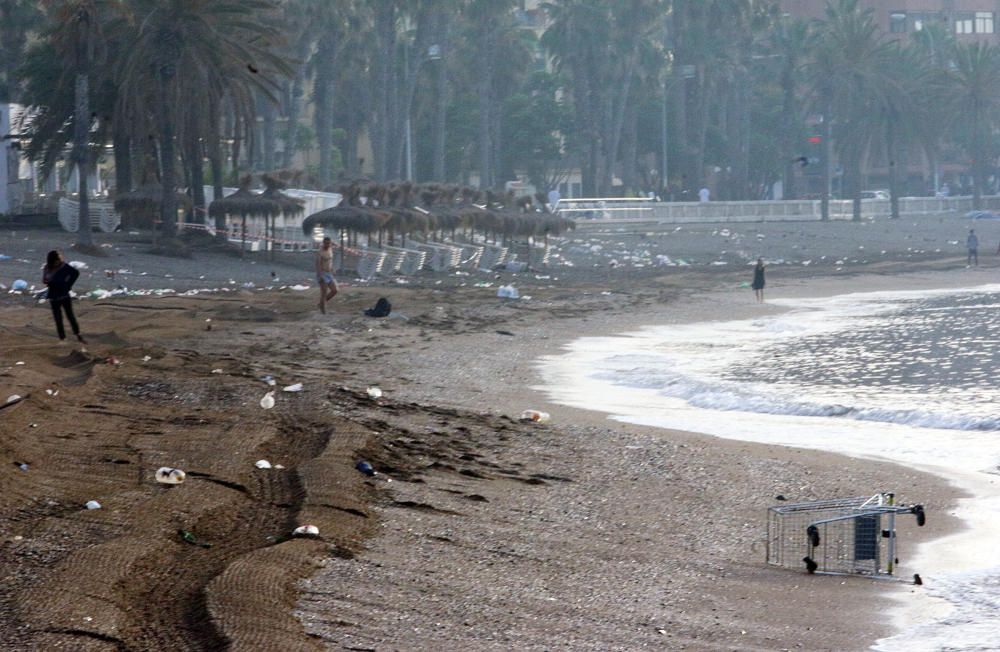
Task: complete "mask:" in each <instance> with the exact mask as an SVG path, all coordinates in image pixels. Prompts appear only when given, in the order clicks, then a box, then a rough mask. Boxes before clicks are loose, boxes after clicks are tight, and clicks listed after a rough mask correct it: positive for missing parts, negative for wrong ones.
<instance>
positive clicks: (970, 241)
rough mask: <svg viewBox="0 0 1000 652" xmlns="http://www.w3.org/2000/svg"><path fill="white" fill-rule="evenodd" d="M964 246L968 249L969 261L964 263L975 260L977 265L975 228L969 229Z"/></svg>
mask: <svg viewBox="0 0 1000 652" xmlns="http://www.w3.org/2000/svg"><path fill="white" fill-rule="evenodd" d="M965 246H966V247H968V249H969V261H968V262H967V263H966V265H972V261H973V260H975V261H976V267H979V238H977V237H976V230H975V229H969V237H968V238H966V239H965Z"/></svg>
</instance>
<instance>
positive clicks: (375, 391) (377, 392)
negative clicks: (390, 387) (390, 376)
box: [365, 386, 382, 398]
mask: <svg viewBox="0 0 1000 652" xmlns="http://www.w3.org/2000/svg"><path fill="white" fill-rule="evenodd" d="M365 391H366V392H368V396H370V397H371V398H382V390H381V389H379V388H378V387H375V386H372V387H369V388H368V389H366V390H365Z"/></svg>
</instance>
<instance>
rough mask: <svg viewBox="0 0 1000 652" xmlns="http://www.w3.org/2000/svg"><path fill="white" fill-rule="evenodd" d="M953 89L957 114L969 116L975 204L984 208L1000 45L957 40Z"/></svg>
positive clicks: (998, 98) (999, 105)
mask: <svg viewBox="0 0 1000 652" xmlns="http://www.w3.org/2000/svg"><path fill="white" fill-rule="evenodd" d="M952 61H953V67H952V69H951V73H950V75H949V79H950V84H949V91H950V95H951V98H952V107H953V109H954V111H953V114H954V115H962V116H964V117H966V118H967V119H968V123H967V126H966V127H967V128H966V129H965V130H964V131H965V133H964V136H965V137H964V140H965V147H966V151H967V152H968V153H969V155H970V156H971V158H972V179H973V183H972V204H973V207H974V208H976V209H979V208H982V196H983V185H984V183H985V180H986V159H987V157H988V156H990V155H992V152H991V151H990V149H989V143H990V142H992V133H993V127H994V126H995V125H996V122H997V114H998V112H1000V49H998V48H997V46H995V45H987V44H985V43H981V42H975V43H960V44H957V45H956V46H955V47H954V49H953V52H952Z"/></svg>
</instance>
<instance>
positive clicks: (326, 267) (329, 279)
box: [316, 237, 338, 315]
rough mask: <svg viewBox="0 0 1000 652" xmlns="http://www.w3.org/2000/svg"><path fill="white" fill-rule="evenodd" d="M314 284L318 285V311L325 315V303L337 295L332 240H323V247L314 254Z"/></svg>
mask: <svg viewBox="0 0 1000 652" xmlns="http://www.w3.org/2000/svg"><path fill="white" fill-rule="evenodd" d="M316 282H317V283H319V311H320V312H321V313H323V314H324V315H325V314H326V302H327V301H329V300H330V299H332V298H333V297H335V296H336V295H337V289H338V288H337V281H336V279H334V278H333V240H331V239H330V238H328V237H327V238H323V245H322V246H321V247H320V250H319V251H317V252H316Z"/></svg>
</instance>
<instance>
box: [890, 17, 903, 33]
mask: <svg viewBox="0 0 1000 652" xmlns="http://www.w3.org/2000/svg"><path fill="white" fill-rule="evenodd" d="M889 31H890V32H892V33H893V34H902V33H904V32H905V31H906V13H905V12H902V11H890V12H889Z"/></svg>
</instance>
